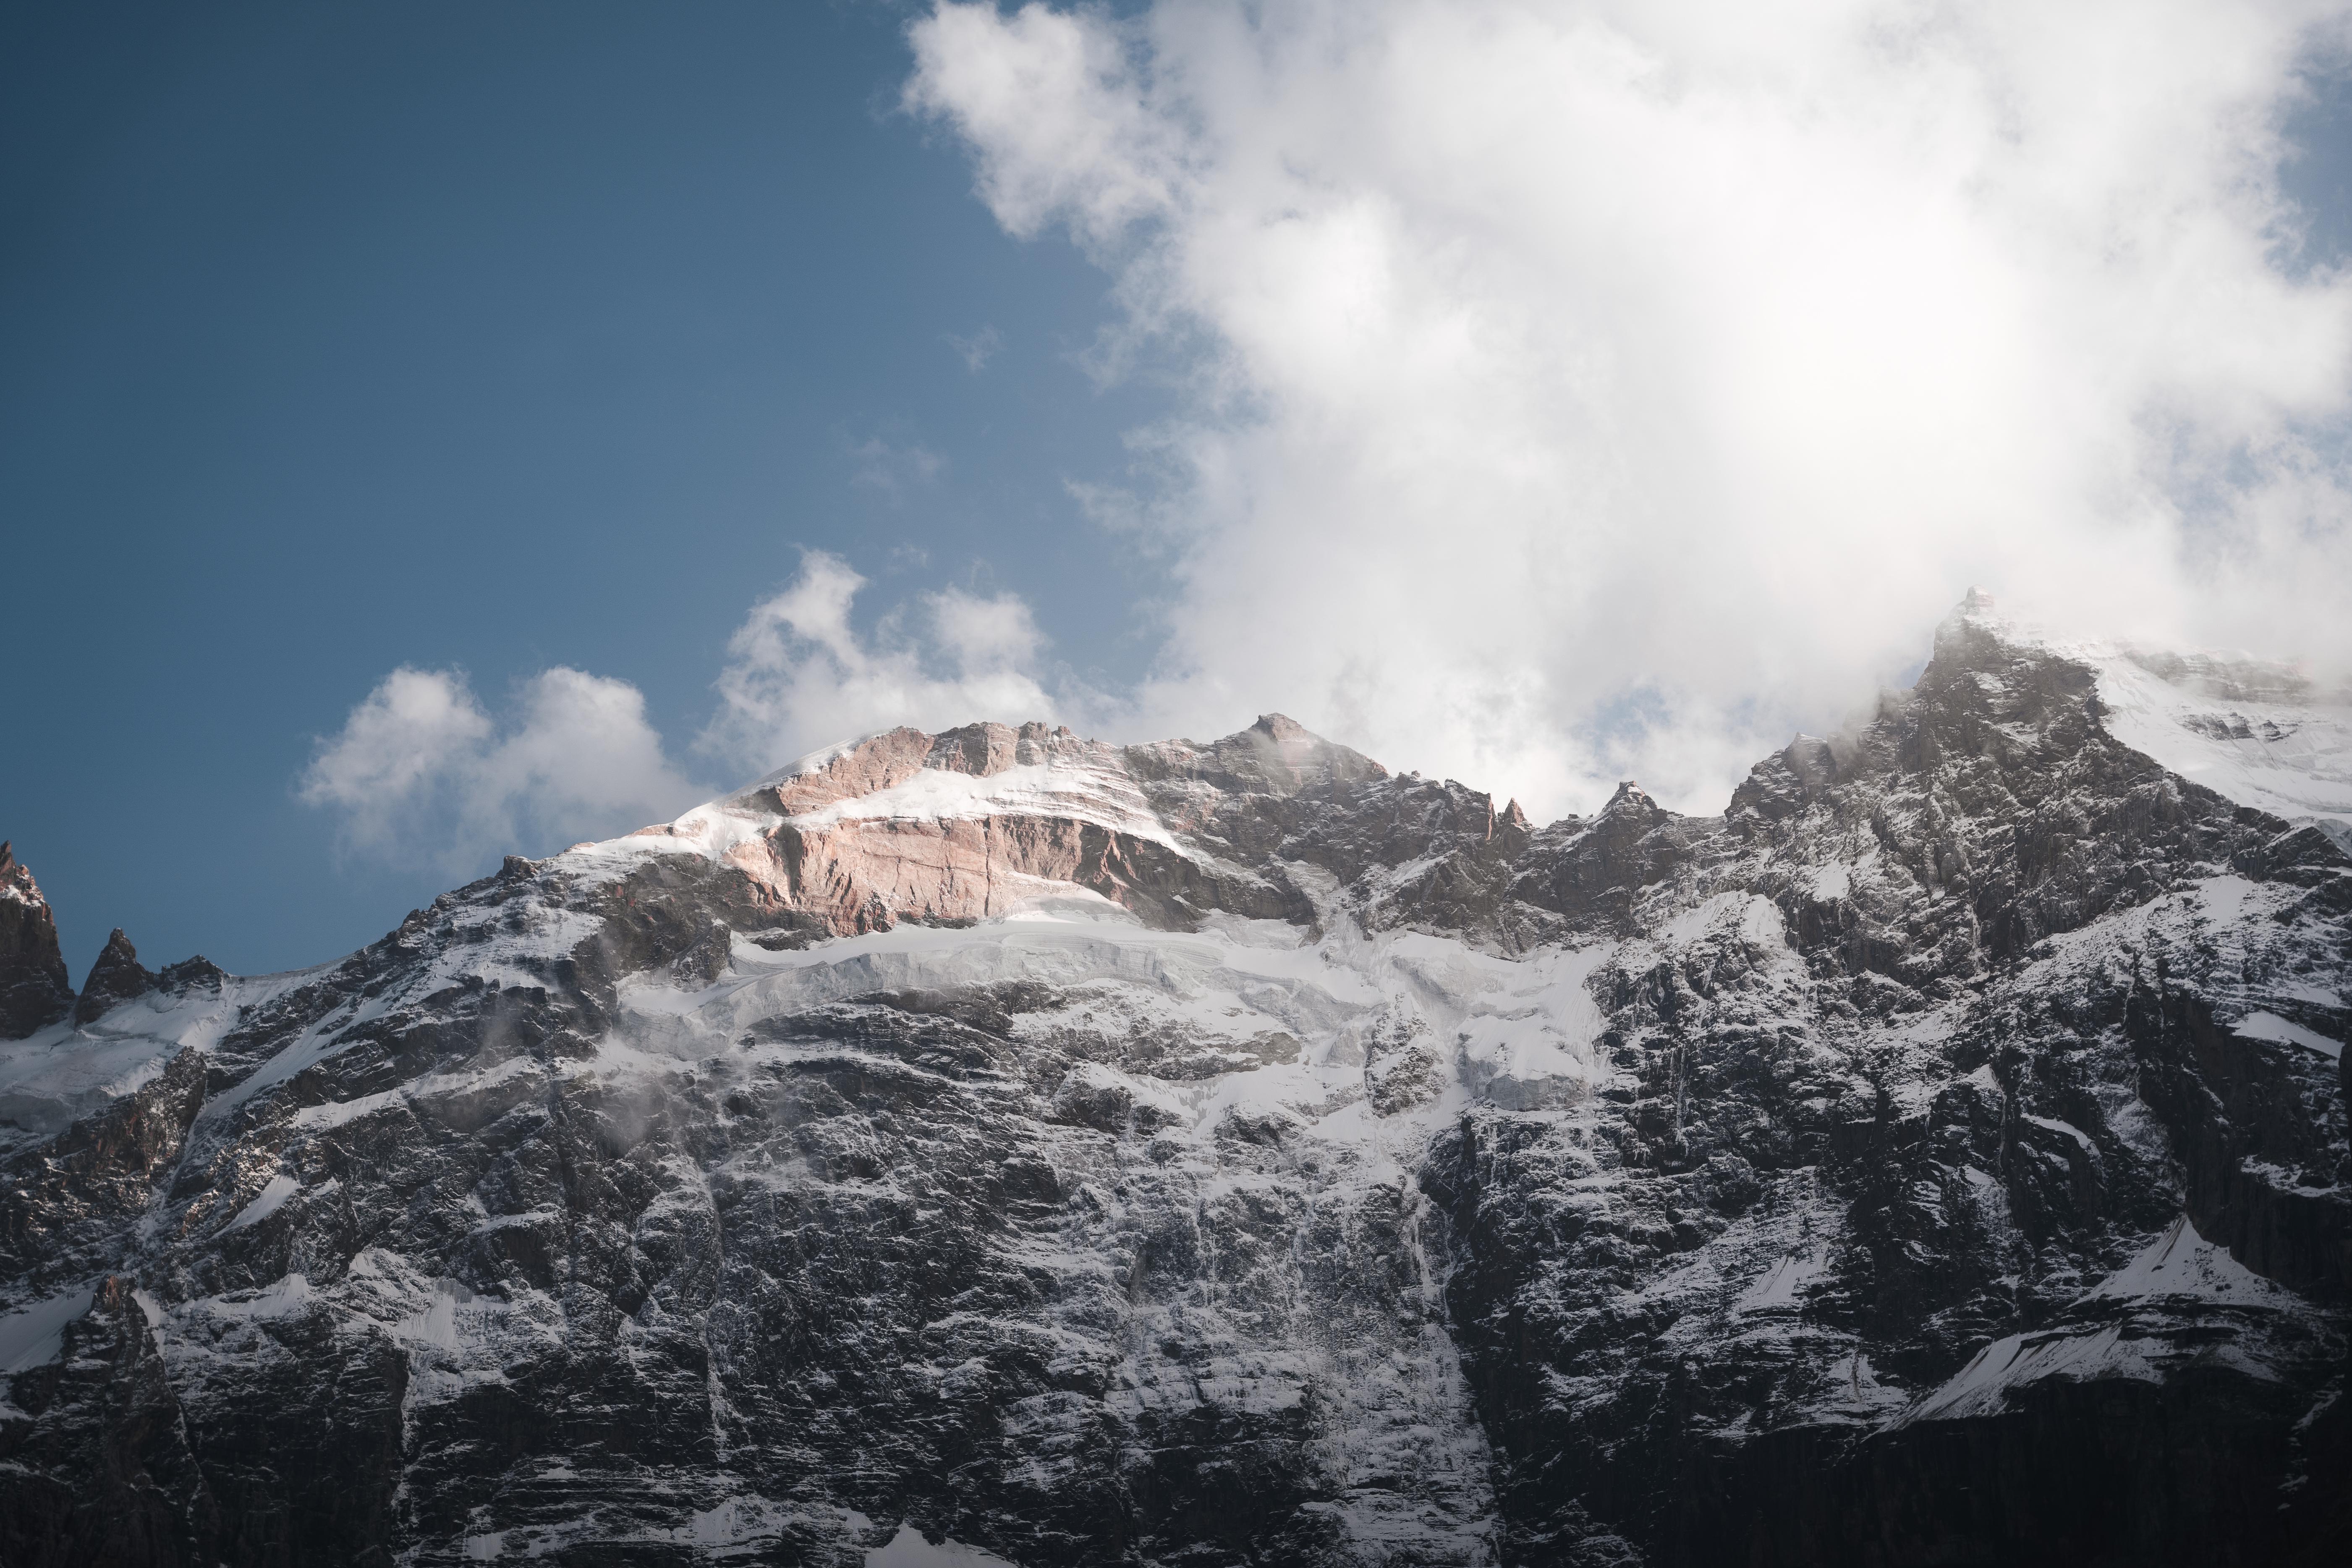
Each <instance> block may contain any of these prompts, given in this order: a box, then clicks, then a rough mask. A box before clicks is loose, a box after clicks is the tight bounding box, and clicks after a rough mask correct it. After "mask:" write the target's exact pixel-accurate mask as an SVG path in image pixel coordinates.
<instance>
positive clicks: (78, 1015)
mask: <svg viewBox="0 0 2352 1568" xmlns="http://www.w3.org/2000/svg"><path fill="white" fill-rule="evenodd" d="M154 988H155V976H153V975H152V974H150V973H147V971H146V970H145V969H144V968H142V967H141V965H140V963H139V950H138V949H137V948H135V947H132V946H131V939H130V938H129V937H127V936H124V935H123V934H122V928H121V926H117V927H115V928H114V931H113V934H112V935H110V936H109V937H108V938H107V939H106V946H105V947H104V948H103V949H101V950H100V952H99V955H98V958H97V960H96V961H95V962H94V963H91V964H90V966H89V979H87V980H85V981H83V982H82V983H81V995H80V996H79V998H77V999H76V1000H75V1002H74V1009H73V1021H74V1022H75V1023H77V1024H87V1023H89V1022H91V1021H93V1020H94V1019H97V1018H100V1017H103V1016H105V1014H106V1010H107V1009H108V1008H110V1007H112V1006H115V1005H118V1004H120V1003H123V1002H128V1001H130V1000H131V998H132V997H134V996H144V995H145V994H147V993H148V992H150V991H152V990H153V989H154Z"/></svg>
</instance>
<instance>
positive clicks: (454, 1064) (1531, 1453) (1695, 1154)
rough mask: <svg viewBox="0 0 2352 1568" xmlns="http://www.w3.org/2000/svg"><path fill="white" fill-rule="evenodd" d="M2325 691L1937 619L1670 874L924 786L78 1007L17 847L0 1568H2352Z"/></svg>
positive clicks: (1669, 824)
mask: <svg viewBox="0 0 2352 1568" xmlns="http://www.w3.org/2000/svg"><path fill="white" fill-rule="evenodd" d="M2250 708H2251V709H2253V710H2254V711H2252V712H2251V713H2250V712H2249V711H2248V710H2249V709H2250ZM2341 711H2342V710H2339V709H2336V708H2331V707H2330V706H2328V705H2327V704H2326V703H2324V702H2320V701H2317V700H2315V698H2314V694H2312V693H2311V692H2310V691H2309V690H2308V689H2301V688H2297V687H2295V686H2294V684H2293V682H2292V680H2291V679H2289V678H2286V677H2283V676H2281V675H2279V674H2277V673H2276V672H2268V673H2266V672H2264V671H2263V670H2261V669H2260V668H2255V667H2251V666H2229V665H2222V664H2217V663H2213V662H2211V661H2207V662H2206V663H2203V664H2199V665H2191V664H2189V663H2187V662H2184V661H2173V662H2171V663H2167V662H2166V661H2165V660H2164V659H2162V658H2158V657H2155V656H2135V655H2133V654H2131V653H2130V652H2129V651H2128V650H2118V649H2113V648H2095V647H2073V646H2067V645H2057V644H2053V643H2050V642H2047V641H2044V640H2041V639H2038V638H2036V637H2032V636H2031V635H2029V634H2026V633H2023V632H2021V631H2020V630H2019V629H2018V628H2015V627H2011V626H2005V625H2004V624H2003V623H2001V622H2000V621H1999V620H1998V619H1997V618H1995V617H1994V616H1992V615H1991V614H1990V605H1989V604H1986V603H1983V602H1979V601H1974V600H1972V601H1971V603H1970V604H1969V605H1964V606H1963V608H1962V610H1961V611H1960V612H1958V613H1956V615H1955V616H1953V618H1952V619H1951V620H1950V621H1948V622H1947V623H1946V625H1945V626H1944V627H1942V628H1941V629H1940V630H1939V632H1938V635H1937V646H1936V649H1935V653H1934V657H1933V658H1931V660H1930V661H1929V663H1928V665H1927V669H1926V671H1925V672H1924V674H1923V675H1922V676H1921V678H1920V679H1919V682H1918V684H1917V685H1916V687H1915V688H1914V689H1912V690H1910V691H1908V692H1904V693H1895V694H1890V695H1888V696H1887V697H1886V698H1885V700H1883V701H1882V703H1881V707H1880V710H1879V712H1878V713H1877V715H1876V716H1875V717H1874V719H1873V720H1872V721H1869V722H1868V723H1866V724H1862V725H1859V726H1857V727H1856V728H1855V729H1854V730H1853V731H1851V732H1849V733H1846V734H1843V735H1840V736H1837V737H1832V738H1830V739H1826V740H1815V739H1810V738H1804V737H1801V738H1799V739H1798V740H1797V741H1796V742H1794V743H1792V744H1791V745H1790V747H1789V748H1787V749H1786V750H1785V751H1784V752H1780V754H1778V755H1776V756H1774V757H1771V758H1768V759H1767V760H1766V761H1764V762H1763V763H1759V764H1758V766H1757V767H1756V769H1755V770H1754V771H1753V773H1751V774H1750V776H1749V778H1748V780H1747V782H1746V783H1745V784H1742V785H1741V786H1740V788H1739V789H1738V792H1737V793H1736V794H1735V795H1734V796H1733V799H1732V800H1731V802H1730V804H1729V805H1728V807H1727V810H1726V812H1725V813H1724V815H1723V816H1719V817H1712V818H1691V817H1683V816H1675V814H1672V813H1669V812H1666V811H1664V810H1663V809H1662V808H1660V807H1659V806H1658V805H1656V803H1655V802H1654V801H1652V800H1651V799H1650V798H1649V797H1648V796H1647V795H1644V794H1643V793H1642V792H1641V791H1640V790H1639V788H1638V787H1635V786H1633V785H1630V784H1629V785H1627V786H1625V787H1623V788H1621V789H1620V790H1619V791H1618V793H1617V795H1615V797H1614V798H1612V800H1611V801H1610V802H1609V803H1608V804H1607V805H1605V806H1604V807H1603V808H1602V809H1601V811H1599V812H1597V813H1595V814H1594V815H1593V816H1590V817H1580V818H1570V819H1568V820H1565V821H1562V822H1559V823H1555V824H1552V825H1550V826H1545V827H1543V828H1540V829H1537V828H1534V827H1533V826H1531V825H1529V824H1528V821H1527V820H1526V818H1525V816H1524V815H1523V814H1522V813H1520V812H1519V811H1518V810H1517V807H1516V805H1505V806H1503V807H1501V808H1499V809H1498V808H1497V807H1496V805H1495V804H1494V802H1493V801H1492V800H1491V799H1490V798H1489V797H1488V796H1486V795H1482V794H1479V793H1477V792H1475V791H1474V790H1470V789H1467V788H1465V787H1464V786H1463V785H1460V784H1455V783H1453V782H1451V781H1433V780H1423V779H1420V778H1418V777H1413V776H1405V777H1397V776H1393V775H1391V774H1390V773H1387V772H1386V771H1385V770H1384V769H1382V768H1381V767H1380V766H1379V765H1378V764H1377V763H1372V762H1370V760H1369V759H1366V758H1363V757H1361V756H1359V755H1357V754H1356V753H1354V752H1349V751H1348V750H1347V749H1345V748H1343V747H1339V746H1336V745H1332V744H1330V743H1328V742H1323V741H1320V740H1318V739H1317V738H1316V737H1314V736H1312V735H1309V734H1307V732H1306V731H1303V730H1301V729H1300V728H1299V727H1298V726H1297V725H1296V724H1293V723H1291V722H1290V721H1287V720H1284V719H1281V718H1279V717H1269V718H1266V719H1262V720H1260V721H1259V722H1258V723H1257V724H1256V725H1255V726H1254V727H1252V728H1251V729H1250V730H1247V731H1242V732H1241V733H1239V734H1237V735H1234V736H1229V737H1227V738H1225V739H1224V740H1222V741H1218V742H1212V743H1208V744H1195V743H1192V742H1162V743H1159V744H1155V745H1149V746H1130V747H1114V746H1108V745H1104V744H1102V743H1099V742H1090V741H1086V740H1083V739H1080V738H1078V737H1076V736H1074V735H1071V734H1070V733H1069V732H1068V731H1059V730H1051V729H1048V728H1046V727H1045V726H1043V725H1027V726H1023V727H1021V728H1019V729H1013V728H1009V727H1006V726H1001V725H973V726H969V727H967V728H965V729H963V730H960V731H949V732H947V733H945V734H941V735H937V736H932V735H926V734H922V733H920V732H919V731H904V730H902V731H892V732H890V733H887V734H885V735H881V736H877V737H873V738H871V739H869V740H866V741H865V742H859V743H857V744H856V745H853V746H848V747H844V748H840V749H837V750H835V751H834V752H826V753H822V754H820V755H818V756H816V757H814V758H811V759H806V760H804V761H803V763H800V764H796V765H795V766H794V767H793V768H790V769H787V770H785V771H784V772H783V773H780V774H778V775H776V776H774V777H772V778H770V779H767V780H763V781H761V783H760V784H756V785H754V786H753V787H752V788H751V789H749V790H746V791H743V792H741V793H740V794H738V795H732V796H729V797H727V798H725V799H722V800H719V801H716V802H713V803H710V804H709V805H705V806H702V807H699V808H698V809H697V810H696V811H693V812H690V813H688V814H687V815H686V816H683V817H681V818H679V819H678V821H677V822H676V823H673V824H669V825H667V826H661V827H656V828H648V829H646V830H644V831H643V832H641V833H639V834H636V835H632V836H630V837H624V838H620V839H615V840H612V841H609V842H606V843H604V844H596V845H585V846H580V847H575V848H574V849H572V850H571V851H568V852H567V853H565V854H563V855H562V856H557V857H554V858H550V859H547V860H542V861H526V860H522V859H510V860H509V861H508V863H507V866H506V868H505V869H504V870H502V871H501V872H500V873H499V875H497V876H495V877H492V878H489V879H485V880H483V881H481V882H478V883H476V884H474V885H472V886H470V887H468V888H465V889H459V890H457V892H454V893H451V894H448V895H446V896H444V897H443V898H442V899H440V900H436V903H435V904H434V905H433V906H432V908H430V909H428V910H419V911H416V912H415V913H414V914H412V915H411V916H410V917H409V918H408V920H407V921H404V922H403V924H402V925H401V927H400V928H399V929H398V930H397V931H394V932H392V933H390V934H389V935H387V936H386V937H385V938H384V939H383V941H382V942H377V943H375V944H374V945H373V946H371V947H369V948H367V949H364V950H362V952H358V953H355V954H353V955H352V956H351V957H350V958H348V959H345V960H343V961H341V963H334V964H329V965H325V966H322V967H320V968H319V969H315V970H310V971H304V972H299V973H292V974H285V975H276V976H265V977H259V978H245V977H236V976H229V975H226V974H223V973H220V972H219V971H218V970H217V969H215V968H214V967H213V966H211V965H209V964H205V963H203V961H201V960H192V961H190V962H189V963H187V964H181V965H174V966H173V967H172V968H171V969H167V970H165V971H163V972H162V973H161V974H151V973H149V972H147V971H146V970H144V969H143V968H142V967H141V966H140V965H139V963H138V960H137V955H136V953H135V952H133V951H132V949H131V944H130V943H129V942H128V941H127V939H125V938H123V936H122V934H121V932H120V931H118V932H116V933H115V937H114V939H113V940H112V941H110V943H109V945H108V949H107V952H106V954H105V955H103V956H102V957H101V958H100V962H99V964H98V966H97V967H96V968H95V969H94V970H93V972H92V975H91V979H90V982H89V984H86V985H85V986H84V987H83V989H82V991H81V992H80V993H79V994H78V995H77V994H75V993H73V992H71V991H70V990H68V989H67V988H66V984H65V971H64V966H63V963H62V961H61V960H59V959H58V958H57V955H56V942H55V928H54V923H53V922H51V921H49V919H48V915H47V906H46V904H44V903H42V902H41V901H40V898H39V894H38V890H37V888H35V887H34V886H33V884H32V881H31V878H30V875H29V873H27V872H25V871H24V870H23V868H21V867H18V866H16V864H15V863H14V862H13V860H11V859H9V858H7V856H6V853H5V850H0V1003H5V1005H6V1007H7V1009H8V1011H7V1012H6V1015H5V1020H0V1022H5V1027H0V1035H7V1036H11V1037H13V1043H7V1044H0V1118H5V1125H0V1132H6V1133H8V1134H9V1136H10V1139H11V1142H9V1144H8V1146H7V1152H6V1155H5V1160H6V1164H5V1185H0V1213H5V1230H0V1237H5V1240H0V1279H5V1287H0V1291H4V1292H5V1293H0V1313H5V1315H0V1373H5V1376H6V1378H7V1384H6V1389H7V1397H6V1403H5V1405H0V1561H5V1562H8V1563H68V1562H72V1563H142V1564H143V1563H192V1564H193V1563H206V1564H210V1563H236V1564H240V1565H241V1564H245V1563H299V1562H353V1563H394V1562H399V1563H461V1562H480V1561H495V1560H499V1559H501V1558H503V1557H522V1556H552V1557H554V1558H556V1559H557V1560H559V1561H564V1562H573V1563H701V1562H711V1561H746V1562H778V1563H802V1562H808V1563H855V1562H860V1561H863V1560H864V1555H865V1554H866V1552H870V1551H875V1550H877V1549H879V1548H882V1547H883V1546H884V1545H885V1544H886V1543H887V1542H892V1541H893V1539H894V1537H895V1538H897V1541H898V1546H897V1550H898V1552H902V1553H903V1552H919V1551H921V1550H923V1542H924V1541H925V1539H926V1538H928V1539H929V1540H930V1541H940V1540H952V1541H954V1542H961V1543H963V1544H964V1545H965V1546H967V1547H970V1548H972V1549H976V1550H982V1551H985V1552H991V1553H994V1554H996V1555H997V1556H999V1557H1002V1558H1004V1559H1007V1560H1010V1561H1012V1562H1013V1563H1020V1564H1024V1565H1029V1568H1042V1565H1043V1564H1046V1563H1079V1562H1084V1563H1097V1562H1103V1563H1109V1562H1118V1563H1177V1562H1181V1563H1201V1564H1210V1563H1497V1562H1499V1563H1656V1564H1668V1563H1675V1564H1679V1563H1721V1562H1730V1561H1739V1562H1749V1563H1857V1564H1861V1563H1873V1564H1876V1563H1886V1564H1892V1563H1918V1562H1931V1561H1932V1562H1942V1563H2030V1562H2052V1563H2056V1562H2062V1561H2063V1562H2068V1563H2081V1562H2087V1563H2100V1562H2116V1563H2123V1562H2130V1563H2158V1562H2183V1563H2186V1562H2191V1561H2196V1562H2200V1563H2201V1562H2222V1563H2267V1562H2278V1561H2308V1562H2314V1563H2316V1562H2323V1561H2335V1560H2336V1558H2337V1556H2338V1555H2340V1553H2341V1552H2342V1551H2343V1550H2344V1548H2345V1547H2346V1545H2347V1543H2352V1518H2347V1498H2352V1405H2347V1403H2346V1401H2345V1400H2344V1397H2343V1394H2344V1387H2345V1381H2346V1376H2347V1360H2346V1354H2347V1352H2346V1344H2347V1340H2346V1331H2347V1317H2346V1312H2347V1297H2348V1296H2352V1142H2347V1126H2346V1116H2345V1093H2346V1085H2345V1081H2344V1068H2343V1064H2342V1042H2343V1041H2344V1040H2345V1039H2346V1038H2347V1034H2352V1005H2347V978H2352V976H2347V971H2352V932H2347V919H2352V857H2347V853H2346V850H2345V847H2344V845H2345V837H2346V836H2345V831H2344V828H2343V823H2344V821H2345V820H2346V819H2347V815H2352V812H2347V810H2344V809H2339V808H2338V806H2339V803H2338V802H2337V799H2336V795H2335V794H2334V793H2332V792H2333V791H2335V789H2336V782H2335V781H2336V780H2337V779H2339V778H2342V777H2347V776H2352V773H2347V764H2352V752H2347V748H2346V747H2345V745H2344V743H2343V741H2342V737H2343V736H2344V735H2345V734H2347V733H2352V730H2347V728H2345V727H2344V726H2343V725H2342V723H2341V721H2340V719H2339V718H2338V717H2337V716H2338V715H2339V714H2340V713H2341ZM2265 726H2267V728H2265ZM2241 731H2242V732H2241ZM2200 778H2202V779H2205V780H2207V781H2208V782H2206V783H2200V782H2198V780H2199V779H2200ZM2224 790H2226V791H2228V792H2231V793H2223V791H2224ZM2233 795H2235V796H2237V797H2239V798H2233ZM2341 804H2342V805H2344V806H2346V807H2352V796H2347V799H2346V800H2345V801H2344V802H2343V803H2341ZM12 910H13V911H15V912H14V913H11V911H12ZM44 932H46V933H47V942H46V946H44V943H43V933H44ZM908 1530H911V1531H914V1532H915V1533H913V1534H910V1535H909V1534H902V1533H901V1532H902V1531H908Z"/></svg>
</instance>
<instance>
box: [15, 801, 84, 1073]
mask: <svg viewBox="0 0 2352 1568" xmlns="http://www.w3.org/2000/svg"><path fill="white" fill-rule="evenodd" d="M73 995H74V994H73V984H72V982H71V981H70V980H69V979H68V975H67V973H66V961H65V955H64V954H63V953H62V952H59V951H58V922H57V917H56V916H55V915H53V914H52V913H51V912H50V910H49V903H48V900H47V899H45V898H43V897H42V896H41V889H40V885H39V884H38V883H37V882H35V881H34V880H33V872H32V868H30V867H27V866H26V864H25V863H24V862H23V861H21V860H19V859H17V858H16V851H15V847H14V846H13V845H12V844H9V843H5V842H0V1039H8V1040H14V1039H21V1038H23V1037H25V1036H26V1035H29V1034H31V1033H33V1031H35V1030H36V1029H39V1028H42V1027H44V1026H47V1025H50V1024H54V1023H56V1022H57V1021H58V1019H60V1018H62V1017H64V1016H66V1015H67V1014H68V1013H69V1012H70V1011H72V1009H73Z"/></svg>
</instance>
